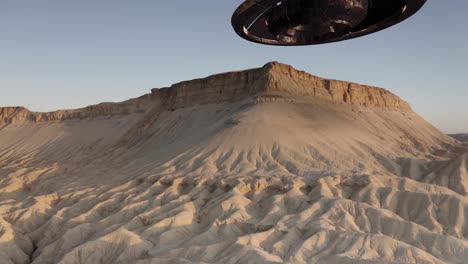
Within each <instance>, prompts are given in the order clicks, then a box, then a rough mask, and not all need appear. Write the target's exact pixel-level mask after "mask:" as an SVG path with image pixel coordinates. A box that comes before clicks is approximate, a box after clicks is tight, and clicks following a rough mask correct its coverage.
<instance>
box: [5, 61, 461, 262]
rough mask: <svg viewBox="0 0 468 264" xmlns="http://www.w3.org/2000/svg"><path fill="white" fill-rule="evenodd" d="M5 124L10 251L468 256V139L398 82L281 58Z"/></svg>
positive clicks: (101, 255)
mask: <svg viewBox="0 0 468 264" xmlns="http://www.w3.org/2000/svg"><path fill="white" fill-rule="evenodd" d="M0 127H2V128H1V129H0V263H36V264H38V263H141V264H144V263H221V262H225V263H285V262H286V263H356V262H357V261H359V262H360V263H464V262H465V260H466V259H467V258H468V240H467V239H466V237H467V236H468V229H467V227H468V222H467V221H466V220H465V219H468V218H467V217H466V216H467V215H468V200H467V198H466V194H467V192H468V165H467V164H468V150H466V149H465V148H464V147H463V146H461V145H460V143H458V142H457V141H455V140H453V139H451V138H450V137H448V136H446V135H444V134H442V133H441V132H440V131H438V130H437V129H435V128H434V127H433V126H431V125H430V124H428V123H427V122H426V121H425V120H423V119H422V118H421V117H419V116H418V115H417V114H415V113H414V112H413V111H412V110H411V108H410V107H409V105H408V104H407V103H406V102H404V101H403V100H401V99H400V98H398V97H397V96H395V95H393V94H391V93H390V92H388V91H386V90H384V89H380V88H375V87H369V86H362V85H358V84H352V83H347V82H342V81H334V80H324V79H321V78H318V77H315V76H311V75H309V74H306V73H303V72H300V71H297V70H295V69H293V68H291V67H289V66H286V65H283V64H279V63H269V64H267V65H265V66H264V67H262V68H259V69H252V70H247V71H242V72H232V73H225V74H219V75H213V76H210V77H208V78H205V79H199V80H193V81H189V82H183V83H180V84H176V85H174V86H172V87H170V88H163V89H154V90H153V91H152V93H151V94H148V95H144V96H142V97H140V98H136V99H132V100H129V101H126V102H123V103H105V104H100V105H96V106H90V107H86V108H83V109H77V110H63V111H56V112H51V113H34V112H30V111H29V110H27V109H24V108H21V107H9V108H0ZM465 208H467V211H465Z"/></svg>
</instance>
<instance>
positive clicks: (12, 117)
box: [0, 94, 154, 126]
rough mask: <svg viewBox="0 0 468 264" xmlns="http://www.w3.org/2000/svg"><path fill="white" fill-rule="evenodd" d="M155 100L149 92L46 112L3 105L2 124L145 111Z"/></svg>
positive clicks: (0, 122) (1, 110) (0, 123)
mask: <svg viewBox="0 0 468 264" xmlns="http://www.w3.org/2000/svg"><path fill="white" fill-rule="evenodd" d="M153 102H154V100H153V99H152V98H151V96H150V95H149V94H148V95H144V96H141V97H139V98H135V99H130V100H127V101H125V102H120V103H101V104H97V105H91V106H87V107H84V108H80V109H73V110H58V111H53V112H46V113H39V112H31V111H29V110H28V109H26V108H24V107H3V108H0V126H2V125H5V124H11V123H15V122H19V121H32V122H42V121H63V120H70V119H85V118H96V117H102V116H112V115H128V114H132V113H145V112H147V111H148V110H149V108H150V106H149V105H150V104H151V103H153Z"/></svg>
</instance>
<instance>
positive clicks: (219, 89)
mask: <svg viewBox="0 0 468 264" xmlns="http://www.w3.org/2000/svg"><path fill="white" fill-rule="evenodd" d="M246 98H255V99H256V100H257V101H260V102H261V101H271V100H273V99H276V98H293V99H294V98H316V99H319V100H323V101H327V102H330V103H334V104H347V105H356V106H363V107H374V108H389V109H396V110H405V111H406V110H411V108H410V106H409V104H408V103H406V102H405V101H403V100H402V99H400V98H399V97H398V96H396V95H394V94H392V93H391V92H389V91H387V90H385V89H382V88H377V87H372V86H366V85H360V84H356V83H350V82H345V81H336V80H328V79H323V78H320V77H317V76H313V75H311V74H308V73H306V72H303V71H298V70H296V69H294V68H293V67H291V66H289V65H286V64H281V63H278V62H270V63H267V64H266V65H265V66H263V67H261V68H256V69H249V70H244V71H237V72H227V73H221V74H216V75H212V76H209V77H206V78H201V79H195V80H191V81H185V82H181V83H177V84H174V85H172V86H171V87H170V88H161V89H152V90H151V94H147V95H143V96H141V97H139V98H135V99H130V100H127V101H125V102H120V103H101V104H97V105H92V106H88V107H85V108H81V109H74V110H58V111H54V112H48V113H36V112H31V111H29V110H28V109H26V108H23V107H4V108H0V127H1V126H2V125H4V124H10V123H13V122H17V121H24V120H26V121H33V122H39V121H61V120H69V119H84V118H95V117H100V116H110V115H127V114H131V113H144V112H147V111H150V110H151V109H152V108H153V107H154V106H156V105H159V106H162V109H163V110H164V109H165V110H174V109H178V108H184V107H190V106H195V105H204V104H216V103H222V102H235V101H240V100H243V99H246ZM159 106H158V107H159Z"/></svg>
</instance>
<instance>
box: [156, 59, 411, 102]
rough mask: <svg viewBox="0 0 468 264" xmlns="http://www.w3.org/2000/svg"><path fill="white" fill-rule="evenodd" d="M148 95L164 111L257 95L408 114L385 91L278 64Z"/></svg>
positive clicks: (174, 86) (182, 84) (179, 85)
mask: <svg viewBox="0 0 468 264" xmlns="http://www.w3.org/2000/svg"><path fill="white" fill-rule="evenodd" d="M152 94H153V96H155V97H160V98H164V101H165V104H166V107H167V108H168V109H177V108H182V107H189V106H194V105H198V104H212V103H220V102H231V101H238V100H241V99H244V98H246V97H250V96H254V95H258V96H261V97H262V96H264V97H269V96H275V97H296V98H298V97H300V98H304V97H309V98H317V99H320V100H325V101H328V102H332V103H336V104H349V105H358V106H367V107H378V108H391V109H398V110H411V107H410V106H409V104H408V103H407V102H405V101H403V100H402V99H401V98H399V97H398V96H396V95H394V94H393V93H391V92H389V91H387V90H385V89H382V88H377V87H372V86H366V85H360V84H356V83H350V82H345V81H337V80H328V79H323V78H320V77H317V76H313V75H311V74H308V73H306V72H303V71H298V70H296V69H294V68H293V67H291V66H289V65H286V64H282V63H278V62H270V63H267V64H266V65H265V66H263V67H262V68H256V69H250V70H245V71H238V72H228V73H222V74H216V75H212V76H209V77H207V78H203V79H195V80H191V81H185V82H181V83H177V84H174V85H172V86H171V87H170V88H162V89H153V90H152Z"/></svg>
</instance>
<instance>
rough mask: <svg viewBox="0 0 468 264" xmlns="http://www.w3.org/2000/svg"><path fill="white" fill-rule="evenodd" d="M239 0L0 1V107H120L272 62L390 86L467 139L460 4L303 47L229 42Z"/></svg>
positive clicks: (464, 24)
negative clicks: (153, 92)
mask: <svg viewBox="0 0 468 264" xmlns="http://www.w3.org/2000/svg"><path fill="white" fill-rule="evenodd" d="M240 3H241V0H216V1H215V0H199V1H191V0H166V1H163V0H138V1H134V0H133V1H131V0H126V1H122V0H79V1H72V0H39V1H38V0H29V1H28V0H0V105H2V106H7V105H8V106H11V105H22V106H26V107H28V108H30V109H32V110H35V111H49V110H55V109H61V108H76V107H82V106H86V105H89V104H94V103H98V102H102V101H120V100H125V99H128V98H130V97H136V96H139V95H142V94H144V93H147V92H149V90H150V89H151V88H153V87H164V86H168V85H170V84H172V83H175V82H178V81H182V80H187V79H193V78H196V77H204V76H207V75H210V74H213V73H217V72H224V71H230V70H240V69H245V68H251V67H259V66H262V65H263V64H264V63H266V62H268V61H273V60H275V61H280V62H284V63H288V64H291V65H293V66H294V67H296V68H298V69H301V70H305V71H308V72H310V73H312V74H315V75H319V76H322V77H327V78H333V79H342V80H349V81H355V82H359V83H364V84H370V85H377V86H381V87H384V88H387V89H389V90H391V91H392V92H394V93H396V94H398V95H399V96H401V97H402V98H404V99H405V100H407V101H409V102H410V103H411V105H412V106H413V108H414V109H415V110H416V112H418V113H419V114H421V115H422V116H423V117H424V118H426V119H427V120H429V121H430V122H432V123H433V124H434V125H436V126H437V127H439V128H440V129H442V130H443V131H445V132H468V87H467V84H468V15H467V12H468V1H466V0H450V1H444V0H428V3H427V4H426V6H425V7H424V8H423V9H422V10H421V11H420V12H419V13H418V14H416V15H415V16H414V17H412V18H410V19H409V20H407V21H405V22H403V23H402V24H399V25H397V26H395V27H393V28H390V29H387V30H385V31H382V32H379V33H377V34H373V35H369V36H367V37H363V38H359V39H355V40H350V41H345V42H340V43H336V44H328V45H321V46H307V47H270V46H262V45H257V44H253V43H249V42H247V41H244V40H243V39H241V38H238V37H237V35H235V33H234V32H233V30H232V29H231V25H230V18H231V14H232V12H233V11H234V9H235V8H236V7H237V6H238V5H239V4H240Z"/></svg>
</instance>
